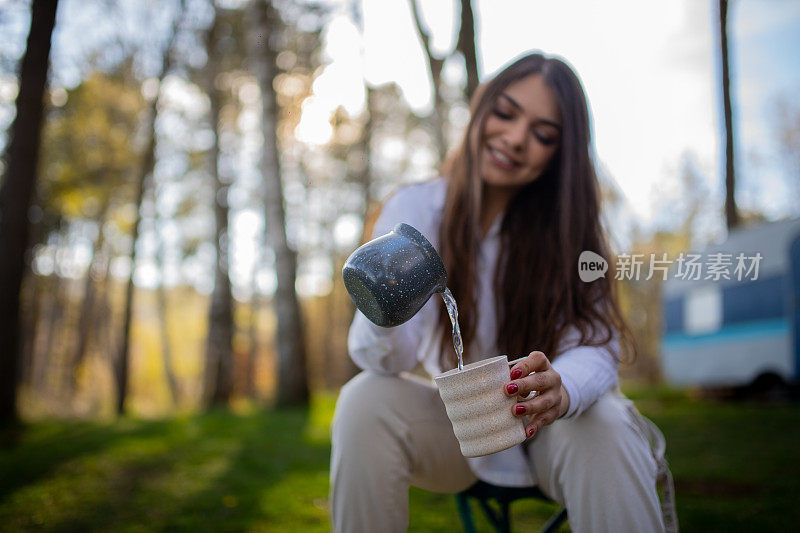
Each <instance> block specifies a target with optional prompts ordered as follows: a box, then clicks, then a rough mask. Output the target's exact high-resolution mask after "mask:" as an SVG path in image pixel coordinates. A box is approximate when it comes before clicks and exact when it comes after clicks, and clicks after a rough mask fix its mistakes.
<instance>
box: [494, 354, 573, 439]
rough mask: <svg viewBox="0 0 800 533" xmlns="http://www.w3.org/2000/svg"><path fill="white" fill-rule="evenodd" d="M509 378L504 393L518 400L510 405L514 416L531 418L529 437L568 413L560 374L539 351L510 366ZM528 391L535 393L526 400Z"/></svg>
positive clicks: (566, 399) (527, 431) (566, 395)
mask: <svg viewBox="0 0 800 533" xmlns="http://www.w3.org/2000/svg"><path fill="white" fill-rule="evenodd" d="M511 379H512V381H511V382H510V383H507V384H506V386H505V392H506V394H507V395H508V396H517V397H519V399H520V401H519V403H517V404H516V405H514V407H513V410H514V411H513V412H514V415H516V416H525V415H527V416H530V417H532V418H531V421H530V423H529V424H528V425H527V427H526V428H525V435H527V436H528V437H532V436H533V435H535V434H536V432H537V431H539V430H540V429H542V428H543V427H544V426H546V425H547V424H551V423H552V422H554V421H555V420H556V419H557V418H559V417H560V416H562V415H563V414H564V413H566V412H567V409H568V408H569V395H568V394H567V391H566V390H565V389H564V387H563V386H562V385H561V376H560V375H558V372H556V371H555V370H553V367H552V366H551V365H550V360H549V359H547V357H546V356H545V355H544V354H543V353H542V352H531V353H530V355H528V357H526V358H524V359H521V360H520V361H519V362H518V363H517V364H515V365H514V366H513V367H512V368H511ZM531 391H536V394H533V395H531V397H530V398H528V399H525V397H526V396H527V395H528V393H530V392H531Z"/></svg>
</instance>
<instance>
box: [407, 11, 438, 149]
mask: <svg viewBox="0 0 800 533" xmlns="http://www.w3.org/2000/svg"><path fill="white" fill-rule="evenodd" d="M409 2H410V4H411V12H412V13H413V15H414V23H415V24H416V27H417V31H418V32H419V36H420V39H422V48H423V50H424V51H425V57H426V58H427V60H428V72H430V75H431V82H432V83H433V112H432V113H431V116H430V118H431V121H432V123H433V134H434V138H435V141H436V151H437V153H438V154H439V163H441V162H443V161H444V159H445V156H447V136H446V135H445V124H446V119H445V117H446V116H447V106H446V104H445V102H444V98H442V91H441V86H442V68H444V59H443V58H438V57H434V56H433V52H432V51H431V46H430V35H428V32H426V31H425V29H424V28H423V26H422V19H421V17H420V14H419V9H417V1H416V0H409Z"/></svg>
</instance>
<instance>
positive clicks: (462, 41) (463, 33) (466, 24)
mask: <svg viewBox="0 0 800 533" xmlns="http://www.w3.org/2000/svg"><path fill="white" fill-rule="evenodd" d="M475 48H476V45H475V15H474V14H473V12H472V1H471V0H461V27H460V28H459V30H458V42H457V43H456V49H457V50H458V51H459V52H461V55H462V56H464V66H465V67H466V70H467V88H466V89H467V94H466V96H467V102H469V101H470V99H471V98H472V95H473V94H474V93H475V89H477V88H478V53H477V51H476V49H475Z"/></svg>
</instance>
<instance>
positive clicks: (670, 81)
mask: <svg viewBox="0 0 800 533" xmlns="http://www.w3.org/2000/svg"><path fill="white" fill-rule="evenodd" d="M332 3H334V4H336V2H332ZM344 3H345V4H350V3H351V2H344ZM420 4H421V8H422V12H423V16H424V18H425V22H426V23H427V25H428V26H429V27H430V28H431V29H432V31H433V47H434V50H435V51H438V52H440V53H444V52H447V51H449V50H451V49H452V48H453V43H454V40H455V37H456V29H455V26H454V22H455V17H456V12H454V8H455V5H456V4H458V2H455V1H442V0H422V1H421V2H420ZM473 5H474V6H475V10H476V14H477V19H478V24H479V29H478V36H479V38H478V41H479V42H478V53H479V56H480V59H479V62H480V66H481V79H485V78H486V76H487V75H491V73H493V72H495V71H496V70H498V69H500V68H501V67H502V66H503V65H504V64H506V63H507V62H509V61H510V60H511V59H513V58H514V57H516V56H518V55H520V54H522V53H524V52H526V51H529V50H534V49H538V50H542V51H544V52H546V53H549V54H554V55H558V56H561V57H563V58H565V59H566V60H567V61H568V62H569V63H571V64H572V65H573V66H574V68H575V70H576V71H577V73H578V75H579V77H580V78H581V79H582V81H583V83H584V88H585V90H586V93H587V95H588V98H589V101H590V106H591V109H592V112H593V116H594V133H595V140H596V146H597V152H598V155H599V157H600V159H601V161H602V162H603V163H604V165H605V166H606V167H607V169H608V171H609V172H610V174H611V176H613V177H614V179H615V180H616V181H617V182H618V183H619V185H620V187H621V189H622V191H623V192H624V194H625V195H626V196H627V198H628V199H629V201H630V205H631V208H632V209H633V211H634V212H635V213H636V215H638V216H639V217H641V218H642V219H643V220H644V221H650V220H652V219H653V217H654V214H653V213H651V212H650V211H651V207H652V205H653V199H654V198H656V197H658V196H660V195H661V193H663V191H664V189H667V188H669V183H672V182H674V181H675V179H676V176H677V174H678V170H679V168H680V167H679V164H680V160H681V155H682V154H683V153H684V152H686V151H692V152H693V153H694V154H695V155H696V156H697V159H698V161H699V163H700V167H701V170H702V171H703V172H704V174H705V175H706V177H707V179H708V180H709V188H710V189H711V190H712V191H714V192H715V193H716V198H717V200H718V203H720V204H721V202H722V198H723V192H722V181H723V179H722V177H721V173H720V169H721V168H722V164H723V158H724V154H723V152H722V151H720V146H719V141H718V138H719V133H718V131H719V129H718V125H719V124H720V123H721V118H720V113H719V112H718V106H720V108H721V104H719V101H720V99H719V98H718V97H717V93H718V92H720V93H721V89H719V81H718V71H719V67H718V61H719V60H718V46H719V45H718V42H719V37H718V32H717V29H716V24H717V22H716V20H717V16H718V15H717V1H716V0H707V1H701V0H670V1H669V2H656V1H641V0H614V1H613V2H597V1H592V0H573V1H570V2H543V1H535V2H534V1H530V0H507V1H494V2H489V1H487V0H482V1H481V0H473ZM361 6H362V13H363V41H362V37H361V35H360V33H359V31H358V29H357V28H356V27H355V25H354V24H353V22H352V19H351V17H350V16H349V13H348V12H349V9H350V8H349V7H346V6H342V8H341V11H340V13H339V14H338V16H336V17H334V19H333V21H332V22H331V24H330V25H329V26H328V28H327V30H326V33H325V38H326V43H327V45H326V52H327V54H328V57H329V59H330V61H331V63H330V66H329V67H328V68H327V69H326V70H325V72H324V73H323V75H322V76H321V77H320V79H319V80H318V82H317V84H316V85H315V96H314V98H313V100H312V101H310V102H308V105H307V107H306V111H308V113H307V114H304V122H303V124H302V127H301V129H300V130H299V131H298V134H299V135H300V136H301V137H302V138H304V139H307V140H309V141H316V142H324V140H325V139H326V138H327V133H326V132H327V131H329V129H326V126H325V123H326V122H327V117H328V116H329V113H330V111H331V110H333V109H334V108H335V107H336V106H337V105H345V107H347V108H348V109H349V110H352V111H357V110H359V109H360V108H361V106H363V89H362V88H361V79H362V76H363V77H364V78H366V80H367V81H368V83H370V84H382V83H386V82H390V81H394V82H396V83H398V84H399V85H400V86H401V87H402V89H403V92H404V94H405V97H406V99H407V100H408V101H409V103H410V104H411V105H412V107H413V108H414V109H415V110H417V111H419V112H421V113H426V112H428V111H429V110H430V106H431V92H430V82H429V80H428V75H427V69H426V65H425V62H424V55H423V52H422V48H421V45H420V42H419V39H418V37H417V33H416V30H415V29H414V26H413V19H412V16H411V11H410V8H409V3H408V0H362V3H361ZM728 16H729V42H730V47H731V53H732V58H733V76H734V80H733V95H734V98H735V103H734V105H735V106H736V107H735V113H736V116H735V120H736V125H737V127H738V132H737V133H738V139H737V140H738V143H739V144H738V146H737V164H738V165H739V167H738V172H737V178H738V179H739V183H738V187H737V198H738V199H739V201H740V203H741V204H742V205H743V206H745V207H748V206H756V207H758V208H759V209H761V210H765V211H766V212H767V214H768V215H769V216H771V217H778V216H786V215H787V214H790V213H794V215H795V216H796V215H797V214H798V211H797V207H796V206H795V204H796V202H794V201H793V196H792V195H791V194H790V189H789V188H788V187H787V186H786V184H785V182H786V177H785V173H786V167H785V166H784V165H782V164H780V163H778V162H777V159H776V158H777V156H776V146H775V137H776V132H775V127H774V125H773V124H774V101H775V98H776V97H778V96H784V97H788V96H790V95H791V96H792V98H793V99H795V100H796V99H797V98H798V97H797V96H795V95H798V94H800V66H798V65H800V63H798V61H797V58H798V57H800V2H792V1H789V0H769V1H767V0H763V1H757V0H740V1H734V2H731V7H730V9H729V15H728ZM362 50H363V53H362V52H361V51H362ZM451 72H452V70H451ZM425 177H426V176H420V179H422V178H425Z"/></svg>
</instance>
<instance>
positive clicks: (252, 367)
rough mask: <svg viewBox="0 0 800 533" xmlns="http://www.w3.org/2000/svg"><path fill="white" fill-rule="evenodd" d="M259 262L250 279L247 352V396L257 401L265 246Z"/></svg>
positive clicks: (259, 256) (260, 248) (261, 251)
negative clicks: (260, 268)
mask: <svg viewBox="0 0 800 533" xmlns="http://www.w3.org/2000/svg"><path fill="white" fill-rule="evenodd" d="M258 249H259V250H258V253H257V254H256V257H258V258H259V259H258V261H257V262H256V264H255V265H253V273H252V277H251V279H250V286H251V287H252V291H253V294H252V295H251V296H250V323H249V324H248V331H247V333H248V336H249V338H250V345H249V347H248V350H247V363H246V366H245V384H244V387H245V394H246V395H247V397H248V398H252V399H256V398H257V396H258V394H257V390H256V371H257V369H258V364H257V363H258V353H259V349H258V348H259V346H258V315H259V312H260V309H261V296H260V295H259V294H258V280H257V278H258V265H259V264H260V263H261V258H263V246H258Z"/></svg>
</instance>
